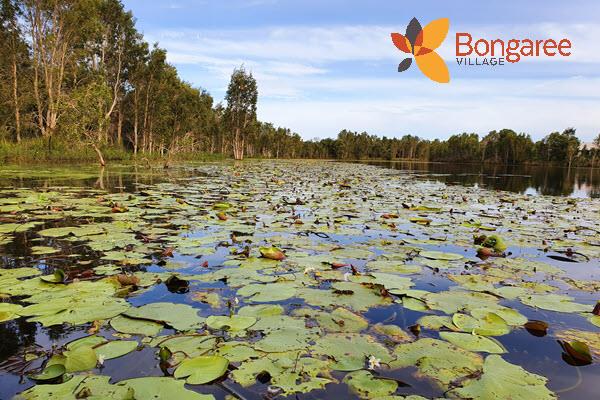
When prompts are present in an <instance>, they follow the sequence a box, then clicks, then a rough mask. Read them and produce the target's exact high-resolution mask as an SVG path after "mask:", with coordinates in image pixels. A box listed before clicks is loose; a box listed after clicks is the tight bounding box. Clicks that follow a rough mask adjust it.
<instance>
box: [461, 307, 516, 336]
mask: <svg viewBox="0 0 600 400" xmlns="http://www.w3.org/2000/svg"><path fill="white" fill-rule="evenodd" d="M452 322H453V323H454V325H455V326H456V327H457V328H458V329H460V330H461V331H463V332H472V333H475V334H479V335H483V336H501V335H506V334H507V333H509V332H510V328H509V326H508V324H507V323H506V321H505V320H504V319H503V318H502V317H500V316H499V315H498V314H495V313H493V312H485V313H482V314H481V315H479V318H475V317H474V316H471V315H467V314H462V313H456V314H454V315H453V316H452Z"/></svg>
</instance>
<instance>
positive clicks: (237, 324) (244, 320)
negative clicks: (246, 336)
mask: <svg viewBox="0 0 600 400" xmlns="http://www.w3.org/2000/svg"><path fill="white" fill-rule="evenodd" d="M255 323H256V318H254V317H245V316H242V315H232V316H231V317H228V316H216V315H211V316H210V317H208V318H207V319H206V325H207V326H208V327H209V328H211V329H225V330H227V331H230V332H240V331H244V330H246V329H248V328H250V327H251V326H252V325H254V324H255Z"/></svg>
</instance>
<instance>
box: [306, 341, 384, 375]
mask: <svg viewBox="0 0 600 400" xmlns="http://www.w3.org/2000/svg"><path fill="white" fill-rule="evenodd" d="M311 350H312V351H313V352H314V353H315V354H321V355H325V356H328V357H330V358H333V359H334V360H335V363H334V364H333V365H332V368H333V369H335V370H338V371H355V370H358V369H362V368H364V366H365V363H366V359H367V358H368V357H369V356H373V357H375V358H377V359H379V360H380V362H382V363H388V362H390V361H391V360H392V357H391V356H390V354H389V352H388V350H387V349H386V348H385V347H384V346H382V345H381V344H379V343H377V342H376V341H375V339H374V338H373V337H371V336H369V335H357V334H342V333H338V334H329V335H325V336H323V337H320V338H319V339H318V340H316V342H315V344H314V345H313V347H311Z"/></svg>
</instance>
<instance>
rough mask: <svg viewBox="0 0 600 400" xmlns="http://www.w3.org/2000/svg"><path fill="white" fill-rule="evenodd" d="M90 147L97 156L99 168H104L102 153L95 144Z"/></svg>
mask: <svg viewBox="0 0 600 400" xmlns="http://www.w3.org/2000/svg"><path fill="white" fill-rule="evenodd" d="M92 147H93V148H94V151H95V152H96V154H98V161H99V162H100V166H102V167H104V166H106V162H105V161H104V157H103V156H102V152H101V151H100V149H99V148H98V146H96V144H95V143H92Z"/></svg>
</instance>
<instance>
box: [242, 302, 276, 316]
mask: <svg viewBox="0 0 600 400" xmlns="http://www.w3.org/2000/svg"><path fill="white" fill-rule="evenodd" d="M283 311H284V310H283V307H282V306H280V305H279V304H256V305H250V306H244V307H242V308H240V310H239V311H238V315H245V316H248V317H257V318H261V317H269V316H273V315H281V314H283Z"/></svg>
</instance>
